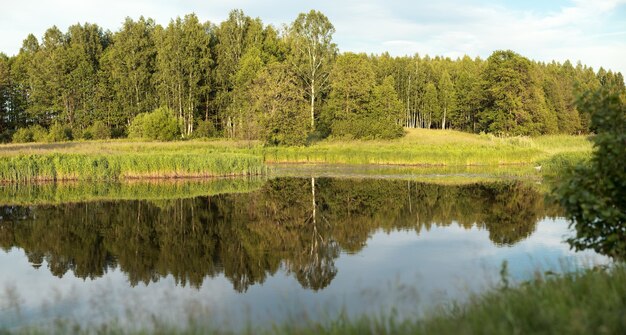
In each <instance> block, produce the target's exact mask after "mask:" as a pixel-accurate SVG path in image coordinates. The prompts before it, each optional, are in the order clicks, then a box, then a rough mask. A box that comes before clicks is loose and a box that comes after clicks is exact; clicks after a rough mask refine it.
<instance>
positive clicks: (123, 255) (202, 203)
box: [0, 178, 557, 292]
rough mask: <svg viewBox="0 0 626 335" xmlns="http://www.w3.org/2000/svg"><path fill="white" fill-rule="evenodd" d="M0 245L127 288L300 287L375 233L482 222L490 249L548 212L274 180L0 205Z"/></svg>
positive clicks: (471, 196) (492, 187)
mask: <svg viewBox="0 0 626 335" xmlns="http://www.w3.org/2000/svg"><path fill="white" fill-rule="evenodd" d="M0 210H1V213H0V215H1V216H2V219H1V221H0V247H2V248H3V249H4V250H9V249H10V248H12V247H19V248H22V249H24V250H25V252H26V255H27V257H28V259H29V261H30V262H31V263H32V264H33V266H34V267H39V266H41V265H42V264H44V262H45V263H46V264H47V266H48V268H49V269H50V271H51V272H52V273H53V274H54V275H56V276H59V277H62V276H64V275H65V274H66V273H67V272H68V271H72V272H73V273H74V274H75V275H76V276H77V277H80V278H96V277H100V276H102V275H103V274H104V273H106V272H107V271H109V270H110V269H113V268H120V269H121V270H122V271H123V272H125V273H126V274H127V276H128V280H129V282H130V283H131V284H132V285H136V284H138V283H145V284H148V283H150V282H155V281H158V280H160V279H161V278H163V277H164V276H168V275H171V276H172V277H173V278H175V280H176V282H177V283H178V284H180V285H191V286H194V287H199V286H200V285H202V283H203V281H204V280H205V278H207V277H214V276H217V275H220V274H223V275H224V276H225V277H226V278H228V279H229V280H230V281H231V283H232V284H233V287H234V289H235V290H237V291H240V292H241V291H245V290H247V289H248V288H249V287H250V286H251V285H254V284H257V283H263V282H264V281H265V279H266V278H267V277H268V276H271V275H273V274H275V273H276V272H277V271H285V272H286V273H288V274H291V275H293V276H294V277H295V278H296V279H297V280H298V282H299V283H300V284H301V285H302V286H303V287H305V288H310V289H312V290H319V289H323V288H324V287H326V286H328V285H329V284H330V283H331V281H332V280H333V279H334V278H335V276H336V274H337V272H338V269H337V267H336V266H335V260H336V259H337V258H338V257H339V254H340V252H341V251H345V252H350V253H355V252H358V251H360V250H361V249H362V248H363V247H364V246H365V245H366V243H367V240H368V238H369V236H371V235H372V234H373V233H374V232H375V231H377V230H379V229H382V230H384V231H391V230H394V229H413V230H415V231H416V232H418V233H419V232H421V231H423V230H424V229H426V230H428V229H430V228H431V227H433V226H447V225H450V224H452V223H457V224H458V225H460V226H462V227H465V228H472V227H478V228H484V229H487V230H488V231H489V238H490V239H491V240H492V241H493V243H495V244H498V245H511V244H514V243H516V242H518V241H520V240H522V239H524V238H526V237H528V236H530V234H532V232H533V231H534V229H535V226H536V223H537V221H538V220H539V219H541V218H543V217H545V216H546V215H549V214H550V213H556V211H557V210H556V209H554V208H552V207H546V204H545V203H544V201H543V196H542V195H541V194H540V193H538V192H537V191H536V190H535V189H534V188H533V187H532V186H529V185H527V184H524V183H522V182H507V183H493V184H472V185H462V186H442V185H435V184H426V183H417V182H410V181H408V182H407V181H389V180H376V179H374V180H352V179H330V178H320V179H300V178H279V179H273V180H270V181H268V182H267V183H266V184H265V185H264V186H263V187H262V188H261V189H260V190H259V191H256V192H251V193H245V194H221V195H215V196H209V197H197V198H192V199H178V200H159V201H108V202H90V203H74V204H65V205H57V206H50V205H45V206H32V207H17V206H8V207H2V208H0Z"/></svg>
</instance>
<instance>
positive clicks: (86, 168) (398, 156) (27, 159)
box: [0, 129, 591, 181]
mask: <svg viewBox="0 0 626 335" xmlns="http://www.w3.org/2000/svg"><path fill="white" fill-rule="evenodd" d="M590 153H591V143H590V142H589V141H588V140H587V138H586V137H583V136H566V135H558V136H542V137H537V138H526V137H516V138H497V137H494V136H491V135H475V134H468V133H462V132H457V131H452V130H443V131H442V130H424V129H409V130H407V135H406V136H405V137H403V138H401V139H397V140H389V141H343V140H325V141H321V142H318V143H315V144H313V145H310V146H307V147H264V146H262V145H261V144H260V143H259V142H255V141H226V140H212V141H211V140H209V141H199V140H197V141H186V142H167V143H159V142H133V141H128V140H115V141H90V142H66V143H48V144H37V143H35V144H11V145H1V146H0V180H2V181H33V180H65V179H105V180H115V179H129V178H146V177H206V176H222V175H246V174H258V173H262V172H263V171H264V168H263V165H264V163H308V164H353V165H364V164H377V165H416V166H499V165H536V164H541V163H542V162H546V161H548V160H549V159H550V158H551V157H555V156H559V155H562V156H563V157H570V156H575V157H585V156H588V155H590Z"/></svg>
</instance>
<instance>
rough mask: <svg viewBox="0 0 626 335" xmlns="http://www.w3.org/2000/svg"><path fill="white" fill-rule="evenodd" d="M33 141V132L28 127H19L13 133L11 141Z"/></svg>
mask: <svg viewBox="0 0 626 335" xmlns="http://www.w3.org/2000/svg"><path fill="white" fill-rule="evenodd" d="M32 141H33V133H32V132H31V131H30V129H28V128H20V129H18V130H17V131H16V132H15V133H13V143H28V142H32Z"/></svg>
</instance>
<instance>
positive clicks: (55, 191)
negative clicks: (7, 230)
mask: <svg viewBox="0 0 626 335" xmlns="http://www.w3.org/2000/svg"><path fill="white" fill-rule="evenodd" d="M264 182H265V180H264V178H262V177H242V178H218V179H211V180H196V179H193V180H159V181H150V180H133V181H127V182H123V183H119V182H115V183H101V182H98V183H89V182H64V183H34V184H19V183H11V184H5V185H0V205H21V206H24V205H57V204H62V203H77V202H91V201H113V200H114V201H118V200H168V199H185V198H195V197H198V196H211V195H217V194H224V193H247V192H252V191H255V190H258V189H259V188H261V186H263V183H264Z"/></svg>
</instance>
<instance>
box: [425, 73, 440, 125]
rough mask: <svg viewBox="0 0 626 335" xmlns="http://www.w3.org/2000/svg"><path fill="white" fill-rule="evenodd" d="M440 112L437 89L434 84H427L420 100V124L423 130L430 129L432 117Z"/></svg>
mask: <svg viewBox="0 0 626 335" xmlns="http://www.w3.org/2000/svg"><path fill="white" fill-rule="evenodd" d="M440 110H441V104H440V103H439V96H438V94H437V87H436V86H435V84H434V83H428V84H427V85H426V90H425V91H424V96H423V98H422V122H423V125H424V128H427V129H428V128H430V126H431V125H432V122H433V116H436V115H439V111H440Z"/></svg>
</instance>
